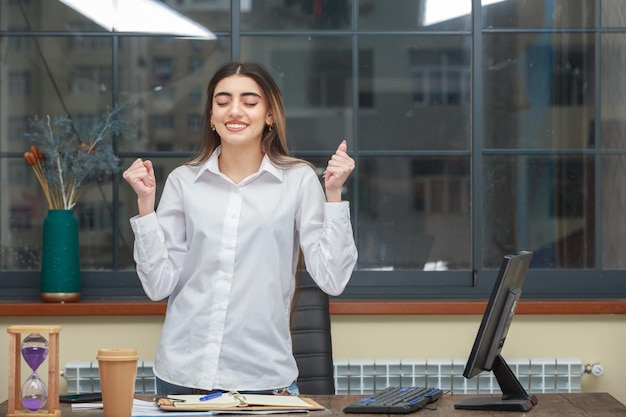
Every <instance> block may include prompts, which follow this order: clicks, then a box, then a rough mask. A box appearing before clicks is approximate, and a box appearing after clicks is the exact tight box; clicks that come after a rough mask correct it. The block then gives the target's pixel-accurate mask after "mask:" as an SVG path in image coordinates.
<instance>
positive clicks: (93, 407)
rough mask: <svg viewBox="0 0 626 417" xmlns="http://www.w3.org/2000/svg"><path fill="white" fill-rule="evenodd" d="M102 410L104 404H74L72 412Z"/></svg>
mask: <svg viewBox="0 0 626 417" xmlns="http://www.w3.org/2000/svg"><path fill="white" fill-rule="evenodd" d="M98 408H102V403H72V410H73V411H79V410H96V409H98Z"/></svg>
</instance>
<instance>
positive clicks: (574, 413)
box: [0, 393, 626, 417]
mask: <svg viewBox="0 0 626 417" xmlns="http://www.w3.org/2000/svg"><path fill="white" fill-rule="evenodd" d="M361 397H362V396H360V395H312V396H311V398H313V399H315V400H316V401H317V402H319V403H320V404H322V405H323V406H325V407H327V408H328V409H329V410H330V411H331V413H330V414H329V413H326V412H319V414H318V416H319V417H335V416H337V417H338V416H341V417H357V416H358V415H357V414H345V413H343V412H342V411H341V410H342V409H343V408H344V407H345V406H346V405H348V404H350V403H351V402H352V401H355V400H357V399H359V398H361ZM467 397H468V396H467V395H452V394H446V395H444V396H443V397H441V399H440V400H439V401H438V402H436V403H434V404H431V406H429V407H428V408H425V409H422V410H420V411H418V412H416V413H413V414H410V416H414V417H449V416H465V417H479V416H480V417H483V416H487V417H554V416H567V417H581V416H589V417H616V416H624V417H626V406H624V404H622V403H620V402H619V401H617V400H616V399H615V398H614V397H612V396H611V395H610V394H607V393H586V394H538V395H537V397H538V398H539V403H538V404H537V405H536V406H535V407H534V408H533V409H532V410H531V411H528V412H526V413H523V412H504V411H493V412H488V411H470V410H455V409H454V404H455V403H456V402H457V401H459V400H461V399H463V398H467ZM137 398H141V399H143V400H149V399H150V397H146V396H138V397H137ZM6 412H7V401H5V402H4V403H2V404H0V416H5V415H6ZM316 413H317V412H312V413H310V415H311V416H315V414H316ZM61 415H62V417H102V416H103V415H104V414H103V412H102V410H90V411H76V412H72V409H71V406H70V405H68V404H61ZM33 416H36V414H33ZM279 416H282V417H288V416H289V417H302V414H279ZM367 416H368V417H375V416H376V414H367Z"/></svg>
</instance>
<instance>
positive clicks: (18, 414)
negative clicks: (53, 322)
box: [7, 325, 61, 417]
mask: <svg viewBox="0 0 626 417" xmlns="http://www.w3.org/2000/svg"><path fill="white" fill-rule="evenodd" d="M7 332H8V333H9V404H8V412H7V417H33V416H37V417H40V416H43V417H47V416H49V417H58V416H60V415H61V410H60V409H59V333H60V332H61V326H30V325H26V326H9V327H8V328H7ZM24 333H27V334H30V333H39V334H41V335H42V336H44V335H45V334H48V357H47V363H48V385H47V388H48V401H47V412H46V410H45V409H42V410H39V411H37V412H35V413H33V412H30V411H22V410H21V399H20V387H21V385H22V383H21V377H22V349H21V345H22V334H24Z"/></svg>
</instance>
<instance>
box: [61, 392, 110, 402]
mask: <svg viewBox="0 0 626 417" xmlns="http://www.w3.org/2000/svg"><path fill="white" fill-rule="evenodd" d="M59 401H60V402H62V403H95V402H99V401H102V393H101V392H88V393H85V394H63V395H59Z"/></svg>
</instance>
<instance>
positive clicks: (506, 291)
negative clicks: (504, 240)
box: [454, 251, 537, 411]
mask: <svg viewBox="0 0 626 417" xmlns="http://www.w3.org/2000/svg"><path fill="white" fill-rule="evenodd" d="M531 257H532V252H530V251H521V252H517V253H514V254H512V255H507V256H505V257H504V260H503V261H502V265H501V267H500V271H499V273H498V277H497V279H496V282H495V284H494V286H493V290H492V292H491V296H490V297H489V301H488V302H487V308H486V309H485V312H484V314H483V318H482V322H481V323H480V327H479V329H478V333H477V335H476V339H475V341H474V346H473V347H472V351H471V352H470V355H469V358H468V360H467V364H466V366H465V371H464V372H463V376H464V377H465V378H467V379H470V378H473V377H475V376H477V375H478V374H480V373H481V372H483V371H493V374H494V375H495V377H496V380H497V381H498V385H499V386H500V389H501V390H502V397H501V398H500V397H490V396H480V397H475V398H467V399H465V400H462V401H460V402H458V403H456V404H455V405H454V408H456V409H466V410H499V411H528V410H530V409H531V408H532V407H533V406H534V405H535V404H537V397H536V396H534V395H529V394H528V393H527V392H526V390H525V389H524V387H523V386H522V384H521V383H520V381H519V379H517V377H516V376H515V374H514V373H513V371H512V370H511V368H509V365H508V364H507V363H506V361H505V360H504V359H503V358H502V356H501V355H500V352H501V351H502V347H503V346H504V340H505V339H506V335H507V332H508V330H509V326H510V325H511V321H512V320H513V316H514V314H515V309H516V307H517V302H518V300H519V298H520V296H521V294H522V284H523V283H524V278H525V277H526V271H527V270H528V265H529V263H530V258H531Z"/></svg>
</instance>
